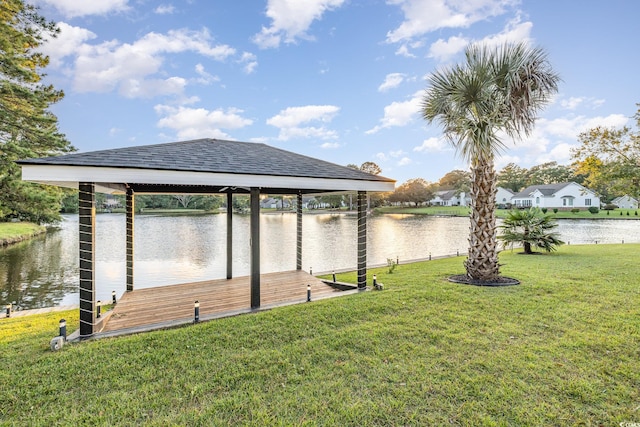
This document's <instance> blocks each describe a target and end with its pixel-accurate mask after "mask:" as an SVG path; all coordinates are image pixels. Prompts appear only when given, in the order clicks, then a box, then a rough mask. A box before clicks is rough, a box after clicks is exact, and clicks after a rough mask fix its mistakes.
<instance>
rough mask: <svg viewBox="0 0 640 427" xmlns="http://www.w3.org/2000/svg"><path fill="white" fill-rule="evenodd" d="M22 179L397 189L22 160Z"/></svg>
mask: <svg viewBox="0 0 640 427" xmlns="http://www.w3.org/2000/svg"><path fill="white" fill-rule="evenodd" d="M22 179H23V180H25V181H32V182H39V183H43V184H50V185H58V186H61V187H69V188H77V186H78V183H79V182H94V183H97V184H99V185H97V188H96V191H100V192H105V193H119V192H122V191H123V190H124V184H127V183H144V184H160V185H186V186H198V185H201V186H228V187H257V188H278V189H284V188H286V189H292V190H294V189H295V190H301V191H303V192H305V190H308V191H307V192H333V191H371V192H386V191H393V190H394V184H395V181H393V180H386V181H381V180H359V179H337V178H314V177H299V176H277V175H250V174H233V173H212V172H188V171H174V170H157V169H134V168H114V167H95V166H61V165H42V164H26V163H22Z"/></svg>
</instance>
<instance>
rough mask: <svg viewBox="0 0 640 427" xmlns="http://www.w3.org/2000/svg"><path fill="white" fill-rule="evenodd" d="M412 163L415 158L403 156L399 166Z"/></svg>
mask: <svg viewBox="0 0 640 427" xmlns="http://www.w3.org/2000/svg"><path fill="white" fill-rule="evenodd" d="M411 163H413V160H411V159H410V158H409V157H403V158H401V159H400V160H399V161H398V163H397V165H398V166H406V165H409V164H411Z"/></svg>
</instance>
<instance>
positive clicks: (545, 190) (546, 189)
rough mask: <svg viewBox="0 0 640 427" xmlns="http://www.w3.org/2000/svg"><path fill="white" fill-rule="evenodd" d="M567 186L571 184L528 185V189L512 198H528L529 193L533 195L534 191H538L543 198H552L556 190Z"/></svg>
mask: <svg viewBox="0 0 640 427" xmlns="http://www.w3.org/2000/svg"><path fill="white" fill-rule="evenodd" d="M569 184H571V183H570V182H561V183H558V184H542V185H530V186H529V187H527V188H525V189H524V190H522V191H521V192H519V193H517V194H515V195H514V196H513V197H529V196H530V195H531V193H533V192H534V191H536V190H540V192H541V193H542V194H543V195H544V196H552V195H553V194H554V193H556V192H557V191H558V190H561V189H563V188H564V187H566V186H567V185H569Z"/></svg>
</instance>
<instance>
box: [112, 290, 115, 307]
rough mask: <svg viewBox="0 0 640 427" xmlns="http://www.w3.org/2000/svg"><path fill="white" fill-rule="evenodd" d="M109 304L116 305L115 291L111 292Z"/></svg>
mask: <svg viewBox="0 0 640 427" xmlns="http://www.w3.org/2000/svg"><path fill="white" fill-rule="evenodd" d="M111 302H112V303H113V305H116V291H111Z"/></svg>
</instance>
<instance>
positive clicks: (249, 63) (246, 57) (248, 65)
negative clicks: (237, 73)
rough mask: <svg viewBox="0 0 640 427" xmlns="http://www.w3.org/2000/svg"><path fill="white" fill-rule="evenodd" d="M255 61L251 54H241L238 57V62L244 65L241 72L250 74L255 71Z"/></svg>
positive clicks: (256, 64) (256, 63) (256, 62)
mask: <svg viewBox="0 0 640 427" xmlns="http://www.w3.org/2000/svg"><path fill="white" fill-rule="evenodd" d="M257 59H258V58H257V57H256V56H255V55H254V54H253V53H250V52H242V56H241V57H240V59H239V60H238V62H239V63H240V64H243V65H244V68H243V70H244V72H245V73H246V74H251V73H253V72H254V71H255V70H256V67H257V66H258V60H257Z"/></svg>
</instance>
